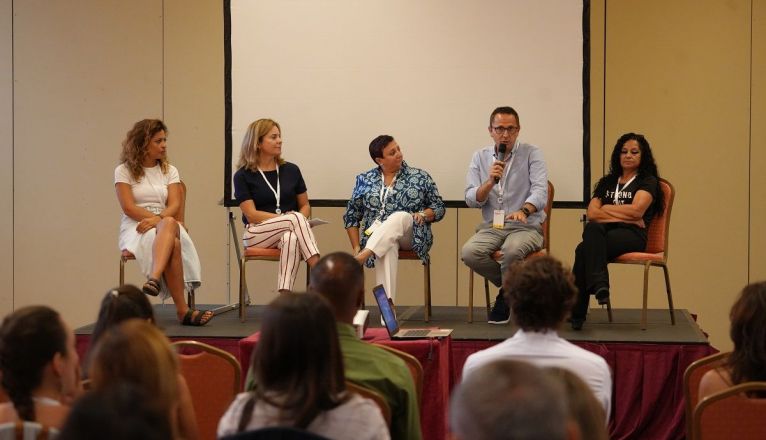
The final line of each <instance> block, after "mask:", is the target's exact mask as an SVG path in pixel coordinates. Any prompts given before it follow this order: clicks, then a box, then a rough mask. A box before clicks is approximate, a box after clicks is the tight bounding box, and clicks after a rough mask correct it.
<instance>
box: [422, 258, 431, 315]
mask: <svg viewBox="0 0 766 440" xmlns="http://www.w3.org/2000/svg"><path fill="white" fill-rule="evenodd" d="M423 291H424V292H423V295H425V298H424V299H425V307H424V308H423V309H424V310H425V316H426V322H429V321H430V320H431V263H426V264H424V265H423Z"/></svg>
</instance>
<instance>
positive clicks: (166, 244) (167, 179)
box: [114, 119, 213, 326]
mask: <svg viewBox="0 0 766 440" xmlns="http://www.w3.org/2000/svg"><path fill="white" fill-rule="evenodd" d="M166 150H167V127H166V126H165V124H164V123H163V122H162V121H160V120H159V119H144V120H142V121H139V122H136V124H135V125H134V126H133V128H132V129H131V130H130V131H129V132H128V134H127V135H126V137H125V140H124V141H123V142H122V154H121V156H120V161H121V162H122V163H121V164H120V165H119V166H117V168H116V169H115V170H114V182H115V189H116V191H117V199H118V200H119V202H120V207H122V222H121V224H120V249H121V250H127V251H130V252H131V253H132V254H133V255H135V257H136V261H138V263H139V266H141V271H142V272H143V273H144V275H146V277H147V278H148V279H147V281H146V283H145V284H144V286H143V289H142V290H143V292H144V293H146V294H147V295H152V296H157V295H159V294H160V293H162V294H163V297H165V296H170V297H172V298H173V302H174V303H175V305H176V314H177V315H178V320H179V321H180V322H181V324H183V325H194V326H200V325H205V324H207V323H208V322H209V321H210V319H211V318H212V317H213V313H212V312H211V311H200V310H194V309H191V308H190V307H189V306H188V305H187V304H186V301H185V300H184V289H185V288H192V287H195V288H196V287H198V286H199V285H200V284H201V277H200V274H199V272H200V267H199V257H198V256H197V251H196V249H195V248H194V244H193V243H192V241H191V238H190V237H189V234H187V233H186V229H185V228H184V225H183V224H181V223H179V222H178V221H176V218H177V216H178V215H179V213H180V209H181V197H182V196H181V179H180V177H179V175H178V170H177V169H176V167H174V166H173V165H170V163H169V162H168V158H167V154H166ZM187 285H188V286H187Z"/></svg>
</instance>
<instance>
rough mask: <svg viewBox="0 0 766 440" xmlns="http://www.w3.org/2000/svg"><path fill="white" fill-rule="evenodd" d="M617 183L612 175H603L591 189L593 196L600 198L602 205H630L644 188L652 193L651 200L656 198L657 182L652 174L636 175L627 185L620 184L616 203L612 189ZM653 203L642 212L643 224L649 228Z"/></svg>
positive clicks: (652, 214) (652, 213) (652, 215)
mask: <svg viewBox="0 0 766 440" xmlns="http://www.w3.org/2000/svg"><path fill="white" fill-rule="evenodd" d="M615 185H617V179H616V178H615V177H613V176H604V178H603V179H601V180H600V181H599V182H598V184H597V185H596V189H595V190H593V197H594V198H595V197H598V198H599V199H601V203H602V204H603V205H630V204H631V203H633V197H635V195H636V192H638V191H639V190H644V191H646V192H648V193H649V194H651V195H652V202H653V201H654V199H656V198H657V191H659V183H658V181H657V178H656V177H654V176H646V177H642V176H636V178H635V179H633V181H632V182H630V183H629V184H628V185H627V186H623V185H620V186H619V190H618V193H617V203H615V201H614V190H615ZM654 214H655V212H654V203H651V204H650V205H649V207H648V208H646V211H645V212H644V224H645V225H646V228H647V229H648V228H649V223H650V222H651V221H652V218H653V217H654Z"/></svg>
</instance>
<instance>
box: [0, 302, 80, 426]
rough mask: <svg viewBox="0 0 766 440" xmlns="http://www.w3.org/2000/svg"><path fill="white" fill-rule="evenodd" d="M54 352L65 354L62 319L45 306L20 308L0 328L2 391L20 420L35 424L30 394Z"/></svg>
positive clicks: (64, 334)
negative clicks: (6, 394)
mask: <svg viewBox="0 0 766 440" xmlns="http://www.w3.org/2000/svg"><path fill="white" fill-rule="evenodd" d="M56 353H61V354H62V355H65V356H66V355H68V353H67V334H66V330H65V328H64V324H63V322H62V321H61V316H60V315H59V314H58V312H56V311H55V310H53V309H51V308H50V307H47V306H29V307H23V308H21V309H18V310H16V311H15V312H13V313H11V314H9V315H8V316H6V317H5V319H3V324H2V325H1V326H0V372H2V384H3V389H4V390H5V392H6V393H8V397H9V398H10V399H11V402H13V406H14V408H15V409H16V412H17V413H18V415H19V418H20V419H21V420H27V421H35V404H34V401H33V400H32V391H33V390H34V389H35V388H37V387H38V386H40V384H41V383H42V380H43V370H44V369H45V366H46V365H48V363H49V362H51V361H52V360H53V357H54V356H55V355H56Z"/></svg>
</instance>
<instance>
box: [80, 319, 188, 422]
mask: <svg viewBox="0 0 766 440" xmlns="http://www.w3.org/2000/svg"><path fill="white" fill-rule="evenodd" d="M93 350H94V351H93V357H92V361H91V364H90V378H91V383H92V389H93V390H96V391H99V390H104V389H106V388H108V387H109V386H110V385H112V384H114V383H129V384H132V385H135V386H137V387H139V388H140V389H142V390H143V391H144V392H145V393H146V395H147V396H151V399H152V402H151V403H150V404H151V405H153V406H152V407H153V408H154V409H156V410H159V411H162V412H163V413H164V414H166V415H167V414H169V412H170V411H171V410H172V409H173V408H174V405H175V402H177V401H178V373H179V370H178V361H177V359H176V354H175V352H174V351H173V350H172V348H171V347H170V343H169V342H168V339H167V338H166V337H165V335H164V334H163V333H162V332H161V331H160V330H159V329H158V328H157V327H155V326H154V325H153V324H151V323H149V322H147V321H145V320H141V319H130V320H127V321H125V322H123V323H121V324H120V325H118V326H116V327H114V328H112V329H110V330H109V331H107V332H106V333H105V334H104V335H103V336H102V337H101V340H99V341H98V343H97V344H96V346H95V347H94V349H93Z"/></svg>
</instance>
